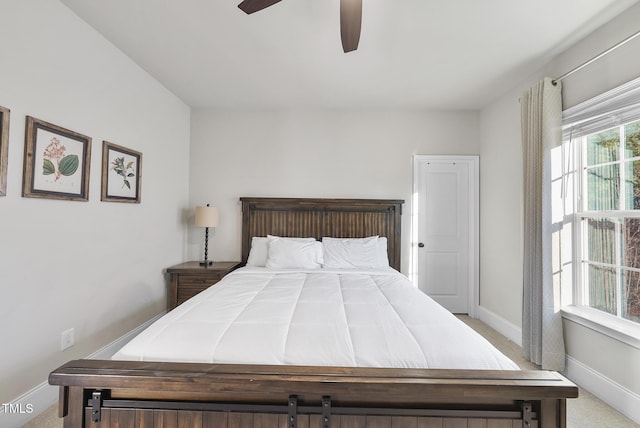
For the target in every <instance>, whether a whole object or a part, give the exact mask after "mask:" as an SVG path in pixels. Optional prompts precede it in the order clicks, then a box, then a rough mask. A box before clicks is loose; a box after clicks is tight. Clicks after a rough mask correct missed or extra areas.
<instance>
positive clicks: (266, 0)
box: [238, 0, 280, 14]
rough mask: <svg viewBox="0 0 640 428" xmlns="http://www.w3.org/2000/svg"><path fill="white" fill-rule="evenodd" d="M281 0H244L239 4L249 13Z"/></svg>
mask: <svg viewBox="0 0 640 428" xmlns="http://www.w3.org/2000/svg"><path fill="white" fill-rule="evenodd" d="M279 1H280V0H244V1H243V2H242V3H240V4H239V5H238V7H239V8H240V9H242V11H243V12H245V13H247V14H249V13H253V12H258V11H259V10H262V9H265V8H267V7H269V6H273V5H274V4H276V3H278V2H279Z"/></svg>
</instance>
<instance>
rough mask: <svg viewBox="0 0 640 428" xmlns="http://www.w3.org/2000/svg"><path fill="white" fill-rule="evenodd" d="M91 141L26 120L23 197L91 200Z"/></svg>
mask: <svg viewBox="0 0 640 428" xmlns="http://www.w3.org/2000/svg"><path fill="white" fill-rule="evenodd" d="M90 166H91V137H88V136H86V135H83V134H80V133H78V132H75V131H71V130H69V129H66V128H63V127H61V126H58V125H54V124H52V123H49V122H46V121H44V120H40V119H36V118H34V117H31V116H27V119H26V132H25V144H24V171H23V175H22V196H23V197H26V198H46V199H61V200H68V201H88V200H89V170H90Z"/></svg>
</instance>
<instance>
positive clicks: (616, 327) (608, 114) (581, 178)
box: [561, 79, 640, 349]
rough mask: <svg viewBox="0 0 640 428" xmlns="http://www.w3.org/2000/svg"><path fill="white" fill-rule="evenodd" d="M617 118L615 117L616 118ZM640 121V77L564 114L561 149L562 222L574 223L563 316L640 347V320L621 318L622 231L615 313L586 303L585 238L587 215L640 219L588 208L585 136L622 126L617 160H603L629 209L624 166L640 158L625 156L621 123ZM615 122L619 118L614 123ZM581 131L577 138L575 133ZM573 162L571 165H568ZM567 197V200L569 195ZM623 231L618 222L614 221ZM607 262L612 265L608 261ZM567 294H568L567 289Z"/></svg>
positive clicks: (626, 213)
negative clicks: (613, 168)
mask: <svg viewBox="0 0 640 428" xmlns="http://www.w3.org/2000/svg"><path fill="white" fill-rule="evenodd" d="M612 118H614V119H612ZM637 120H640V79H636V80H634V81H631V82H629V83H627V84H625V85H622V86H620V87H618V88H615V89H613V90H611V91H609V92H607V93H604V94H602V95H600V96H598V97H595V98H593V99H591V100H587V101H585V102H584V103H581V104H579V105H577V106H575V107H573V108H571V109H567V110H565V111H564V112H563V131H564V132H563V133H564V135H563V148H562V151H561V152H562V165H563V169H564V167H565V166H567V169H566V170H563V171H562V176H563V180H571V187H572V188H571V192H572V193H571V195H570V196H565V198H563V206H562V210H563V213H564V218H565V220H564V222H565V223H567V222H570V223H571V225H572V227H571V231H572V233H571V235H572V237H571V239H570V240H571V242H570V244H571V247H572V251H571V254H572V255H571V265H572V272H571V278H572V279H571V284H570V285H571V286H570V287H566V286H565V284H563V292H564V291H565V290H567V291H569V292H570V294H571V295H570V296H568V298H567V296H563V299H562V300H563V306H562V314H563V317H565V318H566V319H569V320H571V321H574V322H577V323H579V324H581V325H584V326H586V327H588V328H590V329H593V330H596V331H599V332H600V333H603V334H605V335H607V336H609V337H612V338H615V339H617V340H620V341H622V342H624V343H627V344H629V345H631V346H634V347H636V348H638V349H640V322H636V321H632V320H628V319H625V318H622V316H621V315H622V310H623V308H622V306H621V301H622V294H621V291H623V286H621V281H624V278H623V277H622V273H623V272H624V265H623V260H622V256H623V255H622V254H621V247H620V243H621V239H622V235H621V234H620V233H617V232H616V238H615V239H616V250H615V251H616V260H615V262H616V263H617V264H616V265H615V266H613V267H614V268H615V269H616V303H617V304H616V315H612V314H609V313H607V312H604V311H601V310H598V309H595V308H592V307H590V306H588V304H589V301H588V299H589V295H588V284H586V283H584V281H586V280H587V271H586V270H587V269H588V266H589V264H590V263H591V262H590V261H589V259H588V242H587V241H586V233H587V231H586V228H587V225H586V222H585V219H589V218H594V219H622V218H629V217H633V218H640V210H628V209H625V210H589V209H588V200H587V193H586V192H587V190H588V184H587V170H588V168H587V147H586V137H587V136H588V135H593V134H594V133H598V132H602V131H605V130H607V129H610V128H614V127H616V126H617V127H619V135H620V145H619V147H618V159H617V160H616V161H612V162H603V163H601V164H598V165H600V166H601V165H603V164H608V165H610V164H617V165H619V180H620V181H619V186H620V190H619V193H620V194H619V201H618V204H619V206H620V207H623V208H626V205H625V200H624V198H625V197H626V193H625V187H624V184H625V181H624V174H625V172H626V171H625V168H624V166H625V165H627V164H628V162H633V160H634V159H636V160H640V156H635V157H631V158H626V154H625V150H624V147H625V143H626V135H625V132H624V128H623V127H622V125H626V124H628V123H633V122H635V121H637ZM616 121H617V122H616ZM576 129H577V130H578V132H577V136H576V137H574V136H573V133H574V132H576ZM569 165H570V167H569ZM567 198H569V199H567ZM615 227H616V230H617V231H619V228H620V223H619V222H616V226H615ZM607 265H608V264H607ZM567 294H569V293H567Z"/></svg>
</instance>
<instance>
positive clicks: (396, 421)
mask: <svg viewBox="0 0 640 428" xmlns="http://www.w3.org/2000/svg"><path fill="white" fill-rule="evenodd" d="M391 428H418V418H417V417H410V416H394V417H392V418H391Z"/></svg>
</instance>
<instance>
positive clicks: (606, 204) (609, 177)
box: [587, 164, 620, 211]
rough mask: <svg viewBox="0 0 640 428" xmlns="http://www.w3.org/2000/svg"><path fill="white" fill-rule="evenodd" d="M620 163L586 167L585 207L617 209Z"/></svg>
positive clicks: (604, 209)
mask: <svg viewBox="0 0 640 428" xmlns="http://www.w3.org/2000/svg"><path fill="white" fill-rule="evenodd" d="M619 171H620V165H619V164H612V165H605V166H597V167H592V168H589V169H587V209H589V210H590V211H606V210H615V209H618V206H619V203H618V201H619V199H620V173H619Z"/></svg>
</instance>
